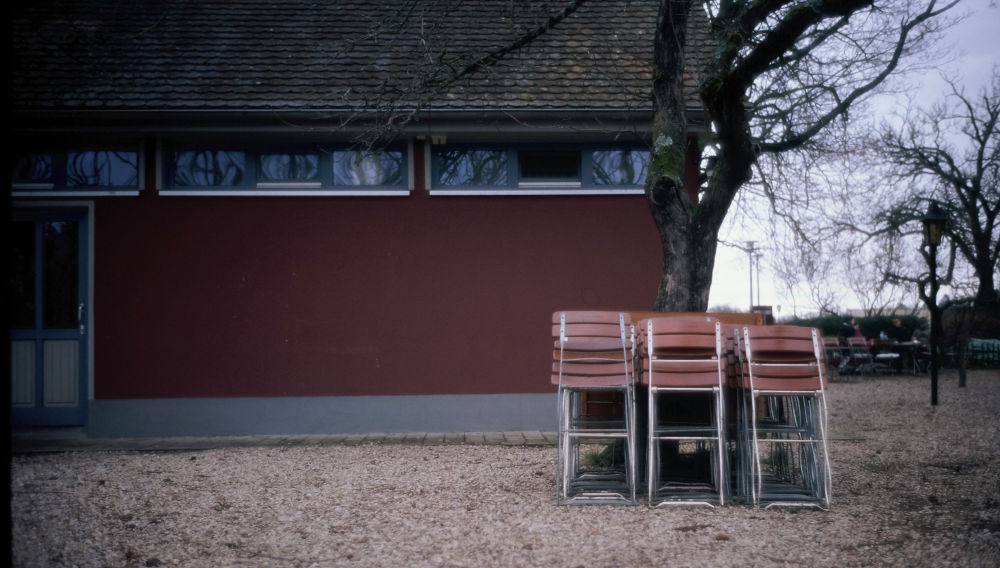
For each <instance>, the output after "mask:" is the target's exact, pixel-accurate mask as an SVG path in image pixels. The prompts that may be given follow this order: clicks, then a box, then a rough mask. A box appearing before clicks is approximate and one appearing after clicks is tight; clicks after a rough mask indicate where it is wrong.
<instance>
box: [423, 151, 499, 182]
mask: <svg viewBox="0 0 1000 568" xmlns="http://www.w3.org/2000/svg"><path fill="white" fill-rule="evenodd" d="M434 159H435V161H436V164H437V166H438V183H439V184H441V185H443V186H468V185H498V186H504V185H507V153H506V152H504V151H502V150H435V153H434Z"/></svg>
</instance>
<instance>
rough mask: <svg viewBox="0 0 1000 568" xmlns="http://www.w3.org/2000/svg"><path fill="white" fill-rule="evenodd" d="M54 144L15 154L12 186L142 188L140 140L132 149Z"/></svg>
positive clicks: (58, 190)
mask: <svg viewBox="0 0 1000 568" xmlns="http://www.w3.org/2000/svg"><path fill="white" fill-rule="evenodd" d="M41 145H43V146H44V143H43V144H41ZM51 147H52V148H53V150H52V151H38V152H36V151H32V150H28V151H26V152H21V153H16V154H15V155H14V167H13V172H11V188H12V190H13V192H14V194H15V195H23V194H26V193H29V192H45V193H47V194H60V195H63V194H66V195H68V194H73V195H77V194H89V195H105V194H117V193H124V194H133V195H134V194H135V193H136V192H138V191H139V187H140V183H139V182H140V177H139V171H140V168H139V151H138V149H137V147H138V144H136V147H135V148H132V149H111V148H97V149H95V148H85V147H82V148H73V147H71V148H58V145H57V144H52V145H51Z"/></svg>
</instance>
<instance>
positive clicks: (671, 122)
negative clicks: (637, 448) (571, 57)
mask: <svg viewBox="0 0 1000 568" xmlns="http://www.w3.org/2000/svg"><path fill="white" fill-rule="evenodd" d="M956 3H957V2H954V1H952V2H948V3H940V2H937V1H936V0H928V1H926V2H908V1H900V2H886V3H879V5H878V6H876V5H875V3H874V2H872V1H870V0H817V1H812V2H790V1H774V2H768V1H761V2H733V1H728V0H719V1H712V2H706V3H705V6H706V9H707V11H708V20H709V25H708V28H709V35H708V38H707V39H706V40H705V41H707V43H708V45H709V47H710V48H711V50H712V51H711V52H712V54H713V55H712V57H711V59H710V61H709V63H708V65H707V66H706V68H704V69H702V70H700V71H701V76H700V81H699V85H700V100H701V103H702V105H703V108H704V112H705V117H704V118H705V120H706V122H707V124H708V125H709V127H710V133H711V138H710V140H709V143H710V145H711V147H712V148H711V150H710V151H709V152H708V153H710V154H713V155H714V166H715V167H714V168H712V171H711V173H710V174H709V175H708V176H707V182H706V185H705V187H704V190H703V191H702V192H701V193H700V195H698V196H691V195H688V194H687V193H686V192H685V191H684V184H683V176H684V163H685V155H686V152H687V150H688V148H689V144H690V143H691V142H690V140H688V138H687V137H686V132H687V131H688V125H689V112H688V106H687V104H686V102H687V101H686V100H685V97H684V90H683V85H684V70H685V64H684V57H685V54H686V53H688V51H689V49H691V48H692V47H693V46H694V45H695V42H690V43H689V41H690V40H691V39H692V38H689V37H687V34H686V29H687V28H686V25H685V24H686V18H687V17H688V14H690V13H691V12H690V9H691V5H692V1H690V0H689V1H664V2H662V3H661V8H660V17H659V24H658V27H657V34H656V41H655V46H654V84H653V96H654V107H655V112H656V114H655V118H654V121H653V140H654V144H653V150H652V158H651V166H650V171H649V177H648V179H647V182H646V195H647V197H648V199H649V202H650V209H651V211H652V214H653V218H654V219H655V221H656V225H657V227H658V228H659V234H660V240H661V242H662V245H663V263H664V273H663V278H662V280H661V284H660V288H659V291H658V294H657V298H656V304H655V308H656V309H657V310H678V311H684V310H704V309H705V307H706V305H707V300H708V291H709V288H710V286H711V278H712V269H713V266H714V258H715V252H716V246H717V237H718V233H719V229H720V227H721V225H722V222H723V220H724V219H725V216H726V214H727V212H728V211H729V208H730V205H731V204H732V202H733V199H734V198H735V196H736V195H737V193H738V192H739V191H740V189H741V188H742V187H743V186H744V184H745V183H746V182H747V181H748V180H749V179H750V177H751V173H752V171H753V168H754V166H755V164H756V163H757V161H758V159H759V157H760V156H761V155H765V154H781V153H783V152H788V151H792V150H796V149H800V148H803V147H805V146H807V145H809V144H810V143H811V142H812V141H813V140H815V139H817V137H818V135H819V134H820V133H822V132H823V131H824V129H826V128H827V127H828V126H829V125H831V123H833V122H834V121H836V120H838V119H845V118H846V117H847V114H848V111H849V110H850V109H851V108H852V105H854V104H856V103H858V102H859V101H861V100H863V98H864V97H865V96H866V95H868V94H870V93H871V92H872V91H873V90H874V89H876V88H877V87H878V86H879V85H880V84H881V83H882V82H884V81H885V79H886V78H887V77H889V76H890V74H891V73H893V72H894V71H895V70H896V69H897V68H898V67H899V65H900V62H901V60H902V58H903V57H904V55H905V54H906V53H907V51H908V50H910V49H913V46H914V45H915V44H919V43H921V42H923V41H925V40H927V39H928V38H929V37H930V36H931V35H933V33H934V32H936V31H938V28H937V27H936V26H935V21H936V17H937V16H939V15H941V14H942V13H944V12H946V11H947V10H949V9H950V8H952V7H953V6H955V4H956ZM698 40H701V38H698Z"/></svg>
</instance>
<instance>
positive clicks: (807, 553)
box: [11, 371, 1000, 567]
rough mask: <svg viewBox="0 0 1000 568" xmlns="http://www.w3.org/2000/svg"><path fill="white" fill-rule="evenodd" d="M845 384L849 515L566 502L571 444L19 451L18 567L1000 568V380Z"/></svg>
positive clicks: (834, 457) (834, 396) (845, 508)
mask: <svg viewBox="0 0 1000 568" xmlns="http://www.w3.org/2000/svg"><path fill="white" fill-rule="evenodd" d="M929 390H930V388H929V380H928V379H927V377H919V378H915V377H890V378H880V379H866V380H863V381H860V382H855V383H834V384H833V385H832V386H831V388H830V391H829V395H828V400H829V404H830V411H831V414H830V430H831V439H832V446H831V461H832V463H833V474H834V480H833V495H834V498H833V506H832V508H831V510H829V511H819V510H814V509H780V508H779V509H768V510H755V509H751V508H747V507H743V506H730V507H724V508H719V509H707V508H704V507H661V508H658V509H650V508H648V507H646V506H636V507H625V506H609V505H605V506H588V507H567V506H557V505H554V504H553V503H554V494H555V482H554V471H555V458H556V450H555V448H554V447H552V446H545V447H509V446H456V445H442V446H409V445H368V446H306V447H302V446H294V447H269V448H224V449H214V450H203V451H179V452H75V453H60V454H42V455H37V454H36V455H19V456H14V457H13V458H12V467H11V519H12V525H13V526H12V529H11V530H12V538H13V542H12V556H13V563H14V566H44V567H52V566H197V567H200V566H212V567H215V566H247V567H254V566H279V567H282V566H289V567H305V566H476V567H479V566H546V567H548V566H552V567H558V566H568V567H576V566H585V567H591V566H598V567H599V566H609V567H610V566H838V567H842V566H935V567H936V566H989V567H996V566H998V565H1000V441H998V440H1000V372H998V371H973V372H972V373H971V374H970V377H969V386H968V387H967V388H965V389H959V388H958V387H957V380H956V378H955V377H954V376H953V375H950V374H947V373H946V374H944V375H943V376H942V380H941V384H940V403H939V405H938V406H937V407H936V408H932V407H931V406H930V405H929V400H930V393H929Z"/></svg>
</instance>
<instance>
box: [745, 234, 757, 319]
mask: <svg viewBox="0 0 1000 568" xmlns="http://www.w3.org/2000/svg"><path fill="white" fill-rule="evenodd" d="M754 244H755V242H754V241H747V261H748V264H749V267H750V311H751V312H752V311H753V253H754V248H753V247H754Z"/></svg>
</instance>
